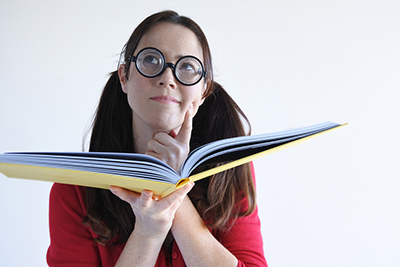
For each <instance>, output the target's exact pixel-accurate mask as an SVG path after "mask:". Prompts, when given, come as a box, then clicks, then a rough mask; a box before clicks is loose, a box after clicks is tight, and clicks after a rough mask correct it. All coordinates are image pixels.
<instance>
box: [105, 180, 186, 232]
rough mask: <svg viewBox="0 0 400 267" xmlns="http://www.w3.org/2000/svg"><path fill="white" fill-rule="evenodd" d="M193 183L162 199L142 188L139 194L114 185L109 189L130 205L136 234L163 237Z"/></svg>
mask: <svg viewBox="0 0 400 267" xmlns="http://www.w3.org/2000/svg"><path fill="white" fill-rule="evenodd" d="M193 185H194V183H193V182H191V183H189V184H187V185H185V186H184V187H182V188H180V189H178V190H176V191H174V192H172V193H171V194H169V195H167V196H166V197H164V198H162V199H157V198H154V197H153V192H152V191H149V190H143V192H142V193H141V194H139V193H136V192H133V191H129V190H126V189H123V188H120V187H116V186H110V190H111V192H112V193H113V194H115V195H116V196H118V197H119V198H120V199H121V200H124V201H126V202H128V203H129V204H130V205H131V207H132V210H133V212H134V214H135V217H136V221H135V229H134V231H135V233H136V234H137V235H140V236H142V237H145V238H162V239H164V238H165V237H166V235H167V233H168V231H169V230H170V228H171V226H172V221H173V219H174V216H175V212H176V210H177V209H178V208H179V206H180V205H181V203H182V201H183V199H184V198H185V196H186V195H187V193H188V192H189V191H190V190H191V189H192V188H193Z"/></svg>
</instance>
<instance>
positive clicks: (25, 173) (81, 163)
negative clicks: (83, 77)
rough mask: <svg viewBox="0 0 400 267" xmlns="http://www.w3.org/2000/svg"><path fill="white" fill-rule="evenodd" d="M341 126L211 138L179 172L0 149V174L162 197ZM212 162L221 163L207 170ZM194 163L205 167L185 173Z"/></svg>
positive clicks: (132, 157)
mask: <svg viewBox="0 0 400 267" xmlns="http://www.w3.org/2000/svg"><path fill="white" fill-rule="evenodd" d="M344 125H346V124H337V123H333V122H326V123H321V124H317V125H313V126H309V127H304V128H300V129H295V130H289V131H283V132H277V133H269V134H261V135H252V136H241V137H234V138H228V139H223V140H219V141H215V142H212V143H209V144H206V145H203V146H201V147H199V148H197V149H195V150H194V151H192V152H191V153H190V154H189V155H188V157H187V159H186V161H185V162H184V163H183V165H182V167H181V170H180V172H179V173H178V172H176V171H175V170H173V169H172V168H171V167H169V166H168V165H167V164H165V163H164V162H162V161H160V160H158V159H156V158H154V157H151V156H147V155H144V154H133V153H100V152H76V153H75V152H74V153H60V152H50V153H43V152H39V153H34V152H22V153H5V154H1V155H0V172H1V173H3V174H4V175H6V176H8V177H12V178H22V179H33V180H41V181H50V182H56V183H64V184H73V185H81V186H88V187H96V188H103V189H108V188H109V186H110V185H116V186H120V187H123V188H127V189H130V190H133V191H137V192H141V191H142V190H143V189H149V190H152V191H153V192H154V194H155V195H159V196H161V197H163V196H165V195H167V194H169V193H171V192H173V191H174V190H176V189H177V188H179V187H181V186H183V185H185V184H186V183H188V182H190V181H197V180H200V179H203V178H205V177H209V176H211V175H213V174H216V173H219V172H222V171H225V170H227V169H230V168H234V167H236V166H239V165H242V164H244V163H248V162H250V161H252V160H254V159H257V158H259V157H262V156H265V155H268V154H271V153H274V152H277V151H279V150H282V149H285V148H288V147H291V146H294V145H296V144H299V143H302V142H305V141H307V140H309V139H311V138H314V137H316V136H318V135H321V134H323V133H326V132H328V131H331V130H333V129H336V128H339V127H342V126H344ZM216 163H223V164H222V165H220V166H218V167H212V168H207V166H208V165H210V166H211V165H212V166H215V164H216ZM199 166H203V167H205V169H207V170H206V171H202V172H199V173H197V174H193V175H191V174H192V172H193V171H194V170H195V169H196V168H197V167H199Z"/></svg>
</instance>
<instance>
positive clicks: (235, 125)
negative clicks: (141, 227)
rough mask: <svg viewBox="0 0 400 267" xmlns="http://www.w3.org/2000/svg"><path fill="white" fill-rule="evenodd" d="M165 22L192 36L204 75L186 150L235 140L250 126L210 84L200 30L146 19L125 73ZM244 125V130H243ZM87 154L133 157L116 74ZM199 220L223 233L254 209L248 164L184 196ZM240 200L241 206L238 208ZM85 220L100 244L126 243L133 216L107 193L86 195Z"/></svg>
mask: <svg viewBox="0 0 400 267" xmlns="http://www.w3.org/2000/svg"><path fill="white" fill-rule="evenodd" d="M161 22H169V23H173V24H178V25H182V26H184V27H187V28H189V29H190V30H192V31H193V32H194V33H195V34H196V36H197V38H198V40H199V42H200V45H201V46H202V49H203V56H204V62H203V64H204V68H205V71H206V85H207V87H206V92H205V94H204V98H205V101H204V103H203V104H202V105H201V106H200V107H199V110H198V112H197V114H196V116H195V117H194V118H193V130H192V138H191V141H190V149H191V150H193V149H195V148H197V147H198V146H201V145H203V144H206V143H209V142H212V141H215V140H219V139H223V138H228V137H235V136H243V135H246V134H249V133H246V132H245V129H246V128H248V131H249V132H250V124H249V122H248V120H247V118H246V116H245V115H244V113H243V112H242V111H241V109H240V108H239V107H238V105H237V104H236V103H235V102H234V101H233V99H232V98H231V97H230V96H229V95H228V94H227V92H226V91H225V90H224V89H223V88H222V86H220V85H219V84H218V83H216V82H214V81H213V74H212V62H211V53H210V49H209V46H208V42H207V39H206V37H205V35H204V33H203V32H202V30H201V28H200V27H199V26H198V25H197V24H196V23H195V22H194V21H193V20H191V19H189V18H187V17H184V16H180V15H179V14H177V13H176V12H173V11H164V12H160V13H156V14H153V15H151V16H150V17H148V18H146V19H145V20H144V21H143V22H142V23H141V24H140V25H139V26H138V27H137V28H136V29H135V31H134V32H133V33H132V35H131V37H130V39H129V41H128V42H127V44H126V46H125V48H124V51H123V53H122V54H123V55H124V58H125V62H126V66H125V68H126V73H129V67H130V61H129V60H128V57H129V56H130V55H132V54H133V53H134V51H135V49H136V46H137V44H138V43H139V41H140V38H141V37H142V36H143V35H144V34H146V33H147V32H148V31H149V30H150V29H151V28H152V27H154V26H155V25H156V24H157V23H161ZM244 124H246V125H244ZM89 150H90V151H97V152H100V151H102V152H134V151H135V148H134V143H133V133H132V110H131V108H130V107H129V105H128V102H127V97H126V95H125V93H123V91H122V88H121V84H120V82H119V78H118V73H117V71H114V72H113V73H111V76H110V79H109V80H108V82H107V84H106V86H105V88H104V90H103V94H102V96H101V98H100V102H99V105H98V108H97V111H96V116H95V119H94V122H93V127H92V135H91V139H90V147H89ZM189 197H190V199H191V200H192V202H193V203H194V205H195V207H196V209H197V210H198V212H199V214H200V215H201V216H202V218H203V219H204V221H205V222H206V223H207V225H208V227H209V228H211V229H220V230H226V229H228V228H229V226H230V225H231V223H232V222H234V221H235V220H236V218H238V217H239V216H246V215H249V214H250V213H252V212H253V211H254V209H255V205H256V203H255V189H254V185H253V180H252V176H251V171H250V167H249V165H248V164H246V165H242V166H239V167H236V168H234V169H231V170H229V171H225V172H222V173H219V174H216V175H213V176H212V177H209V178H206V179H203V180H201V181H198V182H196V185H195V187H194V188H193V189H192V191H191V192H190V193H189ZM243 200H246V201H245V204H243V205H241V206H240V205H239V203H242V202H243ZM86 202H87V203H86V204H87V215H86V217H85V218H84V223H87V224H89V225H90V227H91V228H92V229H93V230H94V231H95V232H96V233H97V234H98V235H99V238H98V239H97V241H98V242H101V243H123V242H126V240H127V239H128V237H129V235H130V233H131V232H132V231H133V228H134V225H135V215H134V214H133V211H132V209H131V207H130V206H129V204H128V203H126V202H124V201H122V200H120V199H119V198H118V197H116V196H114V195H113V194H112V193H111V192H110V191H109V190H102V189H95V188H87V189H86Z"/></svg>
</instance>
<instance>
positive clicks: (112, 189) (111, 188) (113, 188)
mask: <svg viewBox="0 0 400 267" xmlns="http://www.w3.org/2000/svg"><path fill="white" fill-rule="evenodd" d="M109 189H110V191H111V193H113V194H114V195H115V194H117V192H118V189H117V188H115V187H113V186H110V187H109Z"/></svg>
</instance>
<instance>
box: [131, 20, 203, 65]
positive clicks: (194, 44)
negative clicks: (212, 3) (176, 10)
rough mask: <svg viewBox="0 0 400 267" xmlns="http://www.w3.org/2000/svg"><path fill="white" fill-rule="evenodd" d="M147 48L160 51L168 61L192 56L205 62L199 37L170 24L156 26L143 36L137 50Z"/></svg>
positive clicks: (181, 27)
mask: <svg viewBox="0 0 400 267" xmlns="http://www.w3.org/2000/svg"><path fill="white" fill-rule="evenodd" d="M145 47H155V48H157V49H159V50H160V51H161V52H162V53H163V54H164V56H165V57H166V59H167V60H172V59H177V58H179V57H182V56H186V55H192V56H195V57H198V58H199V59H200V60H203V51H202V48H201V45H200V42H199V40H198V38H197V36H196V35H195V34H194V32H192V31H191V30H190V29H188V28H186V27H184V26H181V25H176V24H172V23H168V22H163V23H159V24H157V25H155V26H154V27H152V28H151V29H150V31H148V32H147V33H146V34H145V35H143V36H142V38H141V39H140V42H139V44H138V46H137V48H136V51H140V50H141V49H143V48H145Z"/></svg>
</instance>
